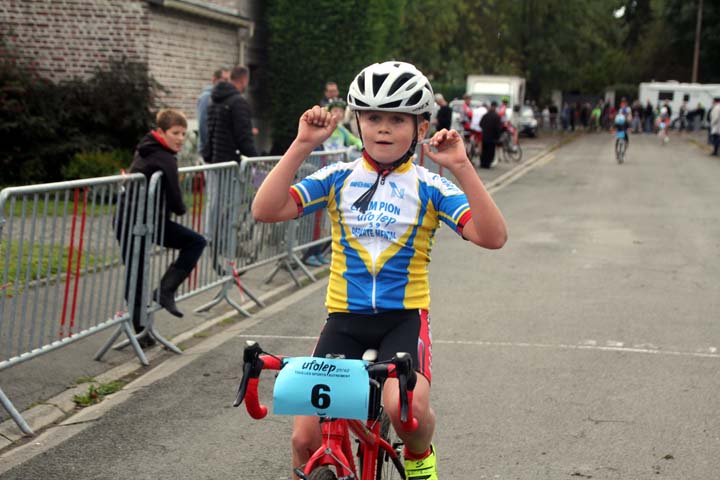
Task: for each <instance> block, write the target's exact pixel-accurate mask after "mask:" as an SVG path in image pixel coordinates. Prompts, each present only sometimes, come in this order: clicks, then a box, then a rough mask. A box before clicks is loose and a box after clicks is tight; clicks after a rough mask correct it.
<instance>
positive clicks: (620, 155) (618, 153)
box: [615, 139, 627, 164]
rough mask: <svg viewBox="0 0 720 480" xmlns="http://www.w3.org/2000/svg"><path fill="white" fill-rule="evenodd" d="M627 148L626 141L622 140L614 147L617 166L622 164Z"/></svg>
mask: <svg viewBox="0 0 720 480" xmlns="http://www.w3.org/2000/svg"><path fill="white" fill-rule="evenodd" d="M626 148H627V142H626V140H624V139H622V140H620V141H618V143H617V146H616V147H615V158H616V159H617V162H618V163H619V164H622V163H623V162H624V161H625V149H626Z"/></svg>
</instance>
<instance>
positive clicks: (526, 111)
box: [516, 105, 538, 137]
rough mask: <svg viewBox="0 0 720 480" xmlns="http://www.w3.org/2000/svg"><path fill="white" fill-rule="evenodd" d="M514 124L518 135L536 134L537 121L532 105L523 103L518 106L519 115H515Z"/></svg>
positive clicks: (529, 135) (530, 135)
mask: <svg viewBox="0 0 720 480" xmlns="http://www.w3.org/2000/svg"><path fill="white" fill-rule="evenodd" d="M516 122H517V123H516V126H517V129H518V133H519V134H520V135H527V136H528V137H534V136H535V135H537V128H538V121H537V119H536V118H535V112H533V109H532V107H530V106H527V105H523V106H522V107H520V115H518V116H517V120H516Z"/></svg>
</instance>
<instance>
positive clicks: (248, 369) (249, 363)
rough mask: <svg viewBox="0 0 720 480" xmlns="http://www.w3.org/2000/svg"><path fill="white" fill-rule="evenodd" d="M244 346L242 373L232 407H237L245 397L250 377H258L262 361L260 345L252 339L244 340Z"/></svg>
mask: <svg viewBox="0 0 720 480" xmlns="http://www.w3.org/2000/svg"><path fill="white" fill-rule="evenodd" d="M246 345H247V346H246V347H245V350H244V352H243V375H242V378H241V379H240V386H239V387H238V393H237V396H236V397H235V401H234V402H233V407H239V406H240V404H242V402H243V400H244V399H245V394H246V393H247V386H248V382H249V381H250V379H251V378H259V377H260V373H261V372H262V367H263V362H262V360H261V359H260V354H261V353H262V348H260V345H259V344H258V343H257V342H255V341H252V340H248V341H247V342H246Z"/></svg>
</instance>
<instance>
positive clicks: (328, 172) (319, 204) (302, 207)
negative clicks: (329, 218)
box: [290, 163, 338, 215]
mask: <svg viewBox="0 0 720 480" xmlns="http://www.w3.org/2000/svg"><path fill="white" fill-rule="evenodd" d="M337 166H338V164H337V163H335V164H332V165H328V166H326V167H323V168H321V169H320V170H317V171H316V172H313V173H311V174H310V175H308V176H307V177H305V178H304V179H302V180H301V181H300V182H298V183H296V184H294V185H292V186H291V187H290V195H292V197H293V198H294V199H295V202H296V203H297V206H298V215H305V214H308V213H312V212H314V211H316V210H319V209H321V208H325V207H326V206H327V204H328V199H329V195H330V190H331V186H332V184H333V179H334V176H335V172H336V171H337Z"/></svg>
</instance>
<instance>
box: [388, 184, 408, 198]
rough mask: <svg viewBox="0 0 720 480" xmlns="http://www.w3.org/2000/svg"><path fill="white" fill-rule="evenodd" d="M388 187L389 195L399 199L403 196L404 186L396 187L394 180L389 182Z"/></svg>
mask: <svg viewBox="0 0 720 480" xmlns="http://www.w3.org/2000/svg"><path fill="white" fill-rule="evenodd" d="M390 187H391V188H392V191H391V192H390V197H397V198H400V199H403V198H405V189H404V188H398V186H397V184H396V183H395V182H390Z"/></svg>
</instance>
